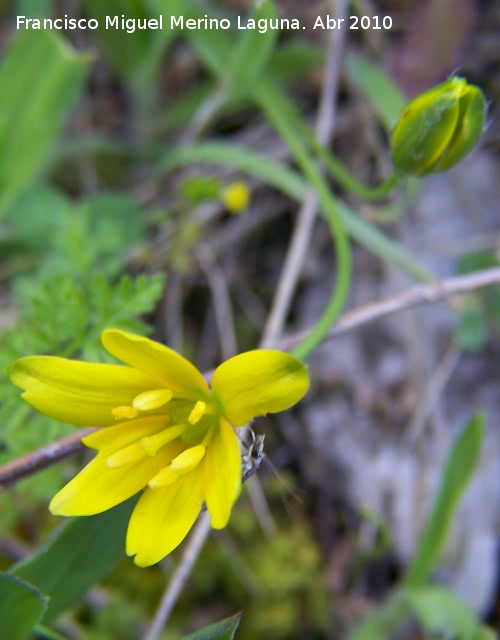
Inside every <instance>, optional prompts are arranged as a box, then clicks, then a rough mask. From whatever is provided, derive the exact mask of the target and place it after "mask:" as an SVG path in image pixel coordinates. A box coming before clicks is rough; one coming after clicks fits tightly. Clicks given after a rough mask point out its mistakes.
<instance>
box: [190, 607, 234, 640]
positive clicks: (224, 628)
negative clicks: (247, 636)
mask: <svg viewBox="0 0 500 640" xmlns="http://www.w3.org/2000/svg"><path fill="white" fill-rule="evenodd" d="M241 617H242V614H241V613H237V614H236V615H235V616H232V617H231V618H226V619H225V620H221V621H220V622H216V623H215V624H211V625H209V626H208V627H205V628H204V629H202V630H201V631H197V632H196V633H190V634H189V635H188V636H184V638H182V640H233V638H234V634H235V633H236V629H237V628H238V625H239V624H240V620H241Z"/></svg>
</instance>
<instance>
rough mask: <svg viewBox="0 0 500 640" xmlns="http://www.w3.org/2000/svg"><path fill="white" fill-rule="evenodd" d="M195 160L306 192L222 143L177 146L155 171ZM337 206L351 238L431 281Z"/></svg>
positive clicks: (281, 168)
mask: <svg viewBox="0 0 500 640" xmlns="http://www.w3.org/2000/svg"><path fill="white" fill-rule="evenodd" d="M198 162H200V163H207V164H214V165H217V166H223V167H232V168H233V169H237V170H238V171H243V172H244V173H248V174H249V175H252V176H255V177H256V178H259V179H260V180H262V181H263V182H265V183H266V184H269V185H271V186H273V187H274V188H275V189H278V190H279V191H282V192H283V193H286V194H287V195H288V196H290V197H291V198H294V199H295V200H299V201H301V200H302V199H303V198H304V197H305V194H306V191H307V184H306V182H305V180H304V179H303V178H302V176H301V175H299V174H298V173H297V172H296V171H294V170H293V169H290V168H289V167H287V166H285V165H283V164H281V163H279V162H276V161H275V160H272V159H271V158H268V157H266V156H263V155H261V154H259V153H256V152H255V151H252V149H249V148H247V147H243V146H238V145H233V144H228V143H224V142H218V143H210V142H207V143H202V144H194V145H191V146H183V147H178V148H176V149H174V150H173V151H171V152H169V153H168V154H166V155H165V156H164V157H163V159H162V161H161V162H160V165H159V170H158V173H159V174H162V173H164V172H168V171H171V170H173V169H175V168H177V167H181V166H184V165H187V164H194V163H198ZM338 206H339V208H340V209H341V210H342V215H343V217H344V224H345V227H346V229H347V231H348V233H349V235H350V236H351V237H352V238H353V239H354V240H357V241H358V242H359V243H360V244H361V245H363V246H365V247H366V248H367V249H368V250H369V251H371V252H372V253H374V254H375V255H377V256H379V257H381V258H382V259H383V260H386V261H388V262H391V263H393V264H396V265H398V266H400V267H402V268H403V269H405V270H406V271H407V272H408V273H410V274H411V275H412V276H413V277H414V278H415V279H416V280H422V281H430V280H433V275H432V274H431V273H430V272H429V271H427V269H425V267H423V266H422V265H421V264H420V263H419V262H418V260H417V259H416V258H414V257H413V256H412V255H411V254H410V253H409V252H408V251H406V250H405V249H404V248H403V247H401V246H400V245H398V244H397V243H395V242H393V241H392V240H391V239H390V238H388V237H387V236H385V235H384V234H383V233H381V232H380V231H379V230H378V229H377V228H376V227H374V226H373V225H371V224H370V223H369V222H367V221H366V220H363V218H360V217H359V216H358V215H356V214H355V213H354V212H353V211H352V209H350V208H349V207H348V206H347V205H346V204H345V203H344V202H342V201H341V200H338Z"/></svg>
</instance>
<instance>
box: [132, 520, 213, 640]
mask: <svg viewBox="0 0 500 640" xmlns="http://www.w3.org/2000/svg"><path fill="white" fill-rule="evenodd" d="M209 533H210V514H209V513H208V512H207V511H205V513H202V514H201V516H200V518H199V520H198V522H197V523H196V525H195V527H194V528H193V532H192V534H191V535H190V537H189V541H188V543H187V545H186V548H185V549H184V553H183V556H182V562H181V564H180V565H179V566H178V567H177V569H176V570H175V571H174V573H173V574H172V579H171V580H170V583H169V585H168V587H167V589H166V591H165V592H164V594H163V597H162V599H161V602H160V604H159V606H158V609H157V611H156V614H155V617H154V618H153V622H152V623H151V626H150V627H149V629H148V631H147V633H146V635H145V636H144V638H143V640H156V638H158V637H159V635H160V634H161V632H162V630H163V627H164V626H165V622H166V621H167V619H168V616H169V615H170V613H171V611H172V609H173V608H174V605H175V603H176V602H177V598H178V597H179V595H180V593H181V591H182V588H183V587H184V584H185V583H186V580H187V579H188V578H189V574H190V573H191V569H192V568H193V565H194V563H195V562H196V560H197V558H198V555H199V554H200V551H201V550H202V548H203V545H204V544H205V541H206V539H207V537H208V534H209Z"/></svg>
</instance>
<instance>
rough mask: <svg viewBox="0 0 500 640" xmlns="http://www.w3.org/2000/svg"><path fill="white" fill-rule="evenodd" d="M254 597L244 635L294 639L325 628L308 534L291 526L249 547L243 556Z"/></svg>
mask: <svg viewBox="0 0 500 640" xmlns="http://www.w3.org/2000/svg"><path fill="white" fill-rule="evenodd" d="M247 562H248V565H249V566H250V567H251V568H252V571H253V573H254V577H255V581H256V584H257V585H258V588H259V592H260V593H259V597H258V598H256V599H255V600H253V601H252V602H251V603H250V604H249V606H248V608H247V610H246V618H245V623H246V624H245V627H247V626H248V629H249V630H250V629H251V632H250V633H249V637H252V638H257V637H266V638H274V639H275V640H279V639H280V638H283V639H285V638H293V637H296V634H297V632H298V630H299V629H300V630H301V631H302V633H304V634H306V635H307V634H308V630H309V632H310V631H311V630H312V629H326V628H327V625H328V597H327V593H326V589H325V585H324V578H323V571H322V569H323V568H322V566H321V562H322V561H321V555H320V551H319V548H318V547H317V544H316V542H315V541H314V539H313V537H312V532H311V531H310V529H309V528H308V527H307V526H306V525H302V524H300V523H299V522H294V523H292V524H291V526H290V527H289V528H288V529H284V530H282V531H279V532H278V533H277V534H276V535H275V536H273V537H272V538H270V539H267V540H265V542H264V543H263V544H261V545H257V544H255V542H254V543H253V544H252V546H251V547H250V549H249V552H248V554H247Z"/></svg>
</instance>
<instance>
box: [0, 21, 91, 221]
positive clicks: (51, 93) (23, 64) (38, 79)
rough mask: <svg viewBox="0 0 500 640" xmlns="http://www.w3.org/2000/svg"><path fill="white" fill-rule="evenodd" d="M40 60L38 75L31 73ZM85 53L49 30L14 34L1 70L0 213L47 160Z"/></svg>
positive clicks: (83, 70) (85, 66)
mask: <svg viewBox="0 0 500 640" xmlns="http://www.w3.org/2000/svg"><path fill="white" fill-rule="evenodd" d="M41 60H43V73H42V72H41V73H35V74H34V73H33V69H38V67H39V66H40V61H41ZM89 66H90V57H89V56H87V55H82V54H80V53H77V52H76V51H75V50H74V49H73V48H72V47H70V46H69V45H68V44H67V43H66V42H65V41H63V40H62V39H61V38H60V37H58V36H57V35H56V34H53V33H51V32H49V31H44V30H42V31H33V30H30V31H25V32H22V33H20V34H19V35H18V37H17V38H16V40H15V42H14V44H13V45H12V46H11V48H10V50H9V51H8V53H7V57H6V58H5V60H4V62H3V64H2V67H1V68H0V157H1V158H2V163H1V166H0V215H1V214H2V213H4V212H5V211H6V209H7V208H8V207H9V206H10V205H11V204H12V203H13V202H14V201H15V199H16V198H17V196H18V195H19V193H20V192H21V190H22V189H23V188H24V187H25V185H27V184H28V183H29V182H30V181H31V180H32V179H33V178H34V177H35V176H36V175H37V174H38V173H40V171H41V170H42V169H43V167H44V165H45V164H46V163H47V161H48V159H49V154H50V151H51V149H52V146H53V144H54V142H55V140H56V138H57V136H58V134H59V132H60V130H61V128H62V126H63V125H64V122H65V120H66V118H67V116H68V113H69V110H70V108H71V106H72V104H73V102H74V100H75V98H76V96H77V95H78V93H79V91H80V90H81V88H82V86H83V83H84V81H85V78H86V75H87V72H88V70H89Z"/></svg>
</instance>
